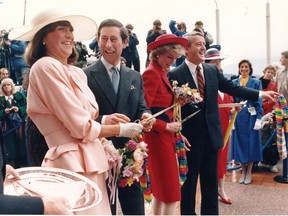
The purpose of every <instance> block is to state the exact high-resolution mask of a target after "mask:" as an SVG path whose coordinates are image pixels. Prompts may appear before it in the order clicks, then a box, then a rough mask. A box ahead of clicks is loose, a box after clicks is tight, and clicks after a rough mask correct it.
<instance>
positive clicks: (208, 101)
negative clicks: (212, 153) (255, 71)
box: [168, 62, 259, 149]
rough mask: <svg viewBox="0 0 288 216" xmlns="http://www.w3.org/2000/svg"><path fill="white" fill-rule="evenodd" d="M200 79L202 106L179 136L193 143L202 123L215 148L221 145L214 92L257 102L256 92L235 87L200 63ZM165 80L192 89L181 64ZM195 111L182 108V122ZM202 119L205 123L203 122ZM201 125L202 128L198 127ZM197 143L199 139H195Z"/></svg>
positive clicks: (193, 86)
mask: <svg viewBox="0 0 288 216" xmlns="http://www.w3.org/2000/svg"><path fill="white" fill-rule="evenodd" d="M202 65H203V71H204V79H205V93H204V95H205V103H204V104H200V105H199V107H200V108H201V109H202V111H201V112H200V113H199V114H197V115H196V116H194V117H192V118H191V119H190V120H189V121H187V122H185V123H184V124H183V131H182V132H183V134H184V135H185V136H186V137H187V139H188V140H189V141H190V142H191V141H195V138H196V140H197V138H198V137H199V134H202V133H203V131H202V130H203V127H204V123H206V125H207V127H208V134H209V138H210V141H211V143H212V144H213V147H214V148H215V149H219V148H221V147H222V146H223V142H224V141H223V137H222V129H221V123H220V115H219V110H218V102H217V98H218V90H220V91H221V92H225V93H228V94H230V95H232V96H235V97H240V98H246V99H250V100H257V99H258V96H259V92H258V91H256V90H254V89H249V88H245V87H241V86H236V85H234V84H233V82H232V81H231V80H228V79H226V78H225V77H224V76H223V74H222V73H220V72H219V70H218V69H217V68H216V66H215V65H212V64H206V63H203V64H202ZM168 78H169V80H170V81H171V80H177V81H178V85H179V86H181V85H183V84H186V83H187V82H188V83H189V87H190V88H194V89H195V88H196V89H197V87H196V84H195V82H194V79H193V77H192V75H191V73H190V70H189V68H188V66H187V64H186V63H185V62H183V63H182V64H181V65H180V66H178V67H177V68H175V69H173V70H171V71H169V72H168ZM197 109H198V108H192V107H191V105H185V106H183V107H182V118H183V119H184V118H185V117H186V116H188V115H189V114H191V113H193V112H194V111H196V110H197ZM203 117H204V119H205V122H203ZM202 124H203V127H202ZM198 140H199V139H198Z"/></svg>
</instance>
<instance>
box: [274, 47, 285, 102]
mask: <svg viewBox="0 0 288 216" xmlns="http://www.w3.org/2000/svg"><path fill="white" fill-rule="evenodd" d="M280 63H281V65H283V67H284V68H283V69H282V70H281V71H279V72H278V74H277V79H276V82H277V86H278V92H279V93H280V94H283V95H284V97H285V98H286V100H288V77H287V76H288V50H287V51H284V52H282V53H281V58H280Z"/></svg>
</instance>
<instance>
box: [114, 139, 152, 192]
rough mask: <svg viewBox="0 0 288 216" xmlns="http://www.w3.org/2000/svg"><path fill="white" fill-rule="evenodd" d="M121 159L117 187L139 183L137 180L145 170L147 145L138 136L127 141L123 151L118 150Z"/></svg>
mask: <svg viewBox="0 0 288 216" xmlns="http://www.w3.org/2000/svg"><path fill="white" fill-rule="evenodd" d="M119 153H120V156H121V157H122V165H121V166H120V173H119V177H118V180H119V186H120V187H125V186H126V185H129V186H131V185H132V184H133V182H134V181H137V182H139V178H140V177H141V176H142V175H143V174H144V170H145V168H146V163H145V161H146V160H145V158H147V157H148V154H147V144H146V143H145V142H144V141H143V140H142V135H141V134H139V135H138V136H137V137H135V139H133V140H129V141H128V142H127V143H126V144H125V147H124V148H123V149H120V150H119Z"/></svg>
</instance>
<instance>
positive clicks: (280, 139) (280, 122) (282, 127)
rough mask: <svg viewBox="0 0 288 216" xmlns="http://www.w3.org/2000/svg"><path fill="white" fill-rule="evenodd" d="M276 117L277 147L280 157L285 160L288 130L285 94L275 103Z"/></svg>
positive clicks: (287, 108) (287, 110)
mask: <svg viewBox="0 0 288 216" xmlns="http://www.w3.org/2000/svg"><path fill="white" fill-rule="evenodd" d="M274 109H275V117H276V137H277V149H278V153H279V158H280V159H281V160H284V159H286V158H287V149H286V140H285V134H283V132H284V133H287V132H288V122H287V121H288V120H287V119H285V118H287V117H288V107H287V101H286V99H285V97H284V96H283V95H280V96H278V100H277V101H276V103H275V108H274Z"/></svg>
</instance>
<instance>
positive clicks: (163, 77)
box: [161, 73, 173, 93]
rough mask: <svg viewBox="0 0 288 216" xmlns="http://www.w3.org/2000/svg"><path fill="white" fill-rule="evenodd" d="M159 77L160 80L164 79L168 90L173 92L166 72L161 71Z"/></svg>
mask: <svg viewBox="0 0 288 216" xmlns="http://www.w3.org/2000/svg"><path fill="white" fill-rule="evenodd" d="M161 79H162V80H163V81H164V83H165V84H166V85H167V86H168V88H169V90H170V91H171V92H172V93H173V91H172V85H171V83H170V82H169V80H168V78H167V75H166V73H163V74H162V75H161Z"/></svg>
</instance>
